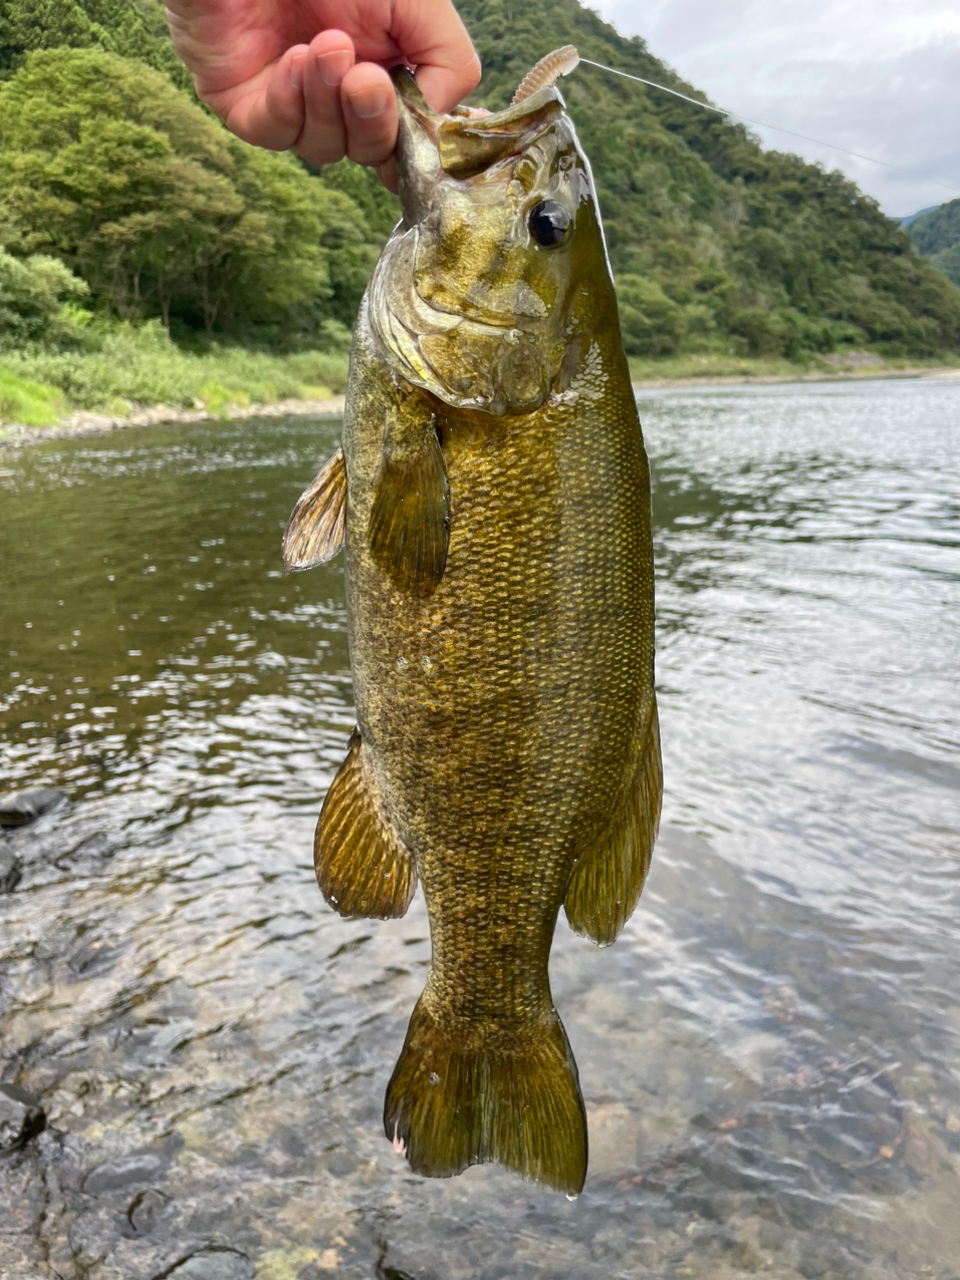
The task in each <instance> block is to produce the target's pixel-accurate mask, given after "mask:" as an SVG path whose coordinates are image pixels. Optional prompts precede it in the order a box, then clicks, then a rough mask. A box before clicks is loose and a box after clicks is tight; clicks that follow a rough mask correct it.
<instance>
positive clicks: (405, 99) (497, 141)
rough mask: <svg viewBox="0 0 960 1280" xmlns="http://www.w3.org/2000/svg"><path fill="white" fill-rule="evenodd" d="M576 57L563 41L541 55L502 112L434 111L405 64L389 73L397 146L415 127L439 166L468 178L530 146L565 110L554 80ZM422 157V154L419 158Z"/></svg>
mask: <svg viewBox="0 0 960 1280" xmlns="http://www.w3.org/2000/svg"><path fill="white" fill-rule="evenodd" d="M578 61H579V56H578V54H577V51H576V49H575V48H574V47H573V45H565V46H564V48H562V49H558V50H556V51H555V52H553V53H550V54H548V55H547V56H546V57H545V58H541V59H540V61H539V62H538V63H537V65H536V66H535V67H534V68H533V69H532V70H531V71H529V72H528V73H527V74H526V75H525V76H524V78H523V80H522V82H521V84H520V87H519V88H518V89H517V92H516V93H515V94H514V97H513V101H512V102H511V103H510V105H509V106H508V107H505V108H503V110H501V111H484V110H482V109H479V108H475V107H465V106H459V107H455V108H454V109H453V111H451V112H449V113H447V114H443V113H440V112H437V111H434V110H433V108H432V107H431V106H430V105H429V103H428V102H427V100H426V98H424V96H423V94H422V93H421V91H420V88H419V86H418V85H417V82H416V80H415V79H414V77H413V74H412V73H411V71H410V70H409V68H408V67H404V66H400V67H394V69H393V70H392V72H391V73H390V74H391V76H392V78H393V82H394V85H395V86H396V90H397V98H398V101H399V105H400V120H401V123H400V138H399V139H398V150H399V151H401V152H402V151H404V150H405V149H406V150H407V151H408V150H409V143H408V144H407V147H406V148H405V146H404V143H405V137H404V135H405V134H409V133H410V132H411V130H416V132H418V133H420V134H421V135H422V136H424V137H425V138H426V139H429V140H430V142H432V143H433V145H434V147H435V148H436V152H437V157H438V159H439V164H440V168H441V169H442V171H443V172H444V173H446V174H448V175H449V176H450V177H453V178H467V177H471V176H472V175H474V174H478V173H482V172H483V171H484V170H485V169H488V168H490V167H491V165H494V164H496V163H497V162H498V161H499V160H503V159H505V158H507V157H508V156H511V155H516V154H518V153H519V152H521V151H523V150H524V149H525V148H526V147H528V146H529V145H530V143H531V142H533V141H534V139H535V138H537V137H538V136H539V135H540V134H541V133H543V132H544V131H545V130H546V129H548V128H549V127H550V125H551V124H552V123H553V122H554V121H555V120H556V118H557V116H558V115H559V114H560V113H561V112H562V111H563V106H564V104H563V98H562V97H561V96H560V92H559V90H558V89H556V88H555V84H554V82H555V81H556V80H557V78H558V77H559V76H561V75H567V74H569V72H570V71H572V70H573V69H574V67H575V66H576V65H577V63H578ZM420 158H421V160H422V157H420Z"/></svg>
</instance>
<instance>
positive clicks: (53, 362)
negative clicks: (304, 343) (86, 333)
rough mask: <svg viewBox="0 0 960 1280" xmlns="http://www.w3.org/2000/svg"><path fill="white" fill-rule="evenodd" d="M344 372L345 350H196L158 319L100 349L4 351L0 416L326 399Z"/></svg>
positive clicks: (226, 408) (32, 417)
mask: <svg viewBox="0 0 960 1280" xmlns="http://www.w3.org/2000/svg"><path fill="white" fill-rule="evenodd" d="M346 380H347V356H346V355H345V354H343V353H341V352H330V351H300V352H296V353H294V354H291V355H270V354H268V353H266V352H260V351H249V350H247V349H246V348H242V347H220V348H215V349H214V350H212V351H210V352H206V353H204V354H196V353H193V352H189V351H184V350H182V349H181V348H180V347H178V346H176V344H175V343H173V342H172V341H171V340H170V338H169V336H168V335H167V333H166V331H165V330H164V329H163V328H162V327H161V326H160V325H159V324H157V323H155V322H154V323H149V324H146V325H143V326H142V327H141V328H139V329H135V328H133V327H132V326H130V325H123V326H120V327H118V328H117V329H116V330H114V331H113V332H112V333H110V334H109V335H108V336H107V337H105V339H104V341H103V344H102V346H101V348H100V349H99V350H97V351H61V352H49V351H43V350H35V351H8V352H2V353H0V422H23V423H25V424H27V425H30V426H34V425H35V426H47V425H51V424H52V423H53V422H55V421H56V420H57V418H59V417H61V416H63V414H65V413H68V412H70V411H71V410H74V409H89V410H98V411H100V412H104V413H109V414H111V415H112V416H123V415H124V413H126V412H129V410H130V407H131V406H136V405H157V404H164V405H169V406H170V407H171V408H176V409H191V408H195V407H198V406H200V405H203V406H204V407H205V408H207V409H208V411H209V412H210V413H212V414H214V415H215V416H229V413H230V409H231V407H234V406H235V407H238V408H239V407H247V406H249V405H251V404H271V403H273V402H275V401H277V400H289V399H293V400H299V399H325V398H327V397H328V396H330V395H332V394H336V393H339V392H341V391H343V390H344V388H345V386H346ZM45 406H46V407H45ZM27 415H29V416H27Z"/></svg>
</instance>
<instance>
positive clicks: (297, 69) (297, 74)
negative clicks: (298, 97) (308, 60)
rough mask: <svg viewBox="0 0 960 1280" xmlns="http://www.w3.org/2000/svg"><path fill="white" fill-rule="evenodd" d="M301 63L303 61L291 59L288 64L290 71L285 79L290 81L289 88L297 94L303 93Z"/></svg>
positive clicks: (301, 59)
mask: <svg viewBox="0 0 960 1280" xmlns="http://www.w3.org/2000/svg"><path fill="white" fill-rule="evenodd" d="M303 63H304V59H303V58H302V57H300V58H293V59H292V60H291V62H290V70H289V72H288V75H287V79H288V80H289V81H290V87H291V88H292V89H296V91H297V93H301V92H302V91H303Z"/></svg>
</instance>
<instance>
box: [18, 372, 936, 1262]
mask: <svg viewBox="0 0 960 1280" xmlns="http://www.w3.org/2000/svg"><path fill="white" fill-rule="evenodd" d="M640 408H641V416H642V418H643V421H644V429H645V433H646V436H647V441H648V447H649V450H650V453H651V457H652V460H653V467H654V485H655V488H654V518H655V532H656V551H657V575H658V592H659V595H658V618H659V649H658V678H659V687H660V706H661V720H662V726H663V742H664V766H665V776H666V796H665V805H664V815H663V824H662V829H661V836H660V841H659V843H658V846H657V850H656V853H655V856H654V864H653V869H652V871H651V874H650V878H649V881H648V884H647V888H646V890H645V892H644V896H643V899H642V901H641V905H640V907H639V909H638V910H637V912H636V914H635V916H634V917H633V919H632V920H631V921H630V923H629V924H628V926H627V928H626V929H625V931H624V933H623V935H622V936H621V938H620V939H619V941H618V942H617V943H616V944H615V945H614V946H613V947H611V948H609V949H606V950H602V951H601V950H597V949H596V948H594V947H592V946H591V945H590V944H589V943H587V942H585V941H584V940H583V939H579V938H576V937H574V936H573V935H572V934H571V933H570V932H569V930H568V929H567V928H566V925H565V924H563V923H561V924H560V925H558V929H557V938H556V942H555V946H554V953H553V958H552V965H551V981H552V985H553V991H554V996H555V999H556V1002H557V1005H558V1008H559V1010H560V1012H561V1015H562V1017H563V1020H564V1023H565V1025H566V1027H567V1030H568V1033H569V1036H570V1040H571V1044H572V1047H573V1050H574V1053H575V1055H576V1057H577V1060H578V1063H579V1067H580V1077H581V1083H582V1086H583V1090H584V1097H585V1100H586V1104H587V1110H588V1115H589V1122H590V1142H591V1156H590V1173H589V1176H588V1180H587V1184H586V1188H585V1190H584V1193H583V1195H582V1196H581V1197H580V1198H579V1199H578V1200H576V1201H575V1202H568V1201H567V1200H566V1199H565V1198H564V1197H562V1196H557V1195H555V1194H552V1193H550V1192H547V1191H544V1190H542V1189H540V1188H537V1187H535V1186H531V1185H529V1184H526V1183H523V1182H521V1181H520V1180H519V1179H517V1178H515V1177H514V1176H511V1175H509V1174H507V1173H504V1172H503V1171H501V1170H498V1169H496V1168H494V1167H490V1166H484V1167H482V1168H476V1169H472V1170H469V1171H468V1172H467V1173H466V1174H464V1175H463V1176H462V1177H459V1178H455V1179H451V1180H446V1181H427V1180H422V1179H420V1178H418V1177H416V1176H415V1175H413V1174H412V1173H411V1172H410V1170H409V1168H408V1166H407V1165H406V1163H405V1162H404V1161H403V1160H402V1159H401V1157H399V1156H398V1155H396V1154H395V1153H394V1151H393V1150H392V1148H391V1146H390V1144H389V1143H388V1142H387V1141H386V1140H385V1138H384V1137H383V1134H382V1128H381V1121H380V1115H381V1106H382V1099H383V1092H384V1088H385V1085H386V1082H387V1080H388V1078H389V1074H390V1072H391V1070H392V1067H393V1064H394V1061H395V1059H396V1056H397V1054H398V1052H399V1049H400V1046H401V1043H402V1040H403V1035H404V1031H405V1028H406V1023H407V1018H408V1016H409V1013H410V1011H411V1009H412V1007H413V1004H414V1002H415V1000H416V997H417V995H418V994H419V992H420V990H421V987H422V985H423V979H424V973H425V970H426V967H427V964H428V959H429V938H428V931H427V923H426V914H425V911H424V907H423V901H422V897H421V896H419V895H418V897H417V899H416V901H415V902H414V904H413V906H412V907H411V910H410V912H409V914H408V915H407V917H406V918H405V919H403V920H400V921H391V922H386V923H371V922H363V921H349V922H348V921H343V920H341V919H339V918H338V917H337V916H335V915H334V914H333V913H332V912H331V911H330V910H329V909H328V908H327V907H326V906H325V905H324V903H323V901H322V899H321V897H320V894H319V891H318V890H317V888H316V884H315V880H314V875H313V868H312V860H311V841H312V832H313V826H314V823H315V820H316V815H317V812H318V810H319V806H320V803H321V800H322V797H323V795H324V792H325V788H326V787H327V785H328V784H329V782H330V780H331V778H332V776H333V773H334V771H335V769H336V767H337V765H338V763H339V761H340V759H341V758H342V756H343V753H344V748H345V744H346V740H347V737H348V734H349V732H350V729H351V726H352V712H351V689H350V673H349V660H348V654H347V647H346V638H345V633H344V605H343V586H342V569H341V566H340V562H339V561H335V562H334V563H333V564H331V565H328V566H325V567H323V568H321V569H317V570H315V571H312V572H311V573H308V574H302V575H297V576H295V577H291V578H284V577H283V576H282V573H281V570H280V562H279V537H280V533H281V531H282V528H283V525H284V523H285V520H286V516H287V514H288V512H289V510H290V508H291V507H292V505H293V502H294V501H295V499H296V497H297V495H298V494H299V492H300V490H301V488H302V487H303V486H304V484H305V483H306V482H307V481H309V480H310V479H311V478H312V476H313V474H314V471H315V469H316V466H317V464H318V463H319V462H321V461H322V460H323V459H324V458H325V457H326V456H328V454H329V453H330V452H331V450H332V448H333V446H334V442H335V441H336V439H337V435H338V425H339V424H338V423H337V422H335V421H330V420H311V419H307V418H289V419H264V420H248V421H242V422H237V423H217V424H208V425H202V426H196V427H190V428H187V427H154V428H144V429H141V430H136V431H130V432H118V433H115V434H113V435H110V436H104V437H96V438H89V439H82V440H72V441H50V442H47V443H44V444H41V445H35V446H31V447H28V448H24V449H22V450H20V451H19V452H17V451H8V452H7V453H2V452H0V775H2V785H0V791H3V790H13V789H16V788H20V787H28V786H35V785H49V786H55V787H60V788H62V789H63V790H64V791H65V792H66V793H67V795H68V797H69V800H68V802H66V803H65V804H64V805H62V806H61V807H60V809H58V810H56V811H55V812H52V813H50V814H48V815H45V816H44V817H42V818H40V819H39V820H38V821H37V822H36V823H34V824H32V825H31V826H29V827H24V828H21V829H19V830H17V831H13V832H8V833H7V834H5V835H0V850H3V849H5V850H6V851H7V852H8V853H12V854H13V855H14V856H15V858H16V859H18V860H19V862H20V864H21V866H22V876H21V879H20V882H19V884H17V885H16V887H15V888H14V889H13V891H12V892H10V893H8V894H5V895H2V896H0V938H2V943H0V1077H2V1079H3V1080H6V1081H15V1082H16V1083H17V1084H18V1085H20V1086H22V1087H23V1088H24V1089H26V1090H28V1091H29V1092H31V1093H32V1094H34V1095H36V1096H37V1097H38V1098H39V1099H40V1101H41V1102H42V1105H43V1107H44V1109H45V1112H46V1116H47V1121H48V1128H47V1131H46V1132H45V1133H43V1134H41V1135H40V1136H39V1137H38V1138H34V1139H33V1140H32V1141H31V1142H30V1143H29V1144H28V1146H27V1147H26V1148H25V1149H24V1150H23V1151H22V1152H20V1153H19V1154H14V1155H13V1156H7V1157H5V1158H4V1160H3V1161H2V1162H0V1204H2V1206H3V1225H2V1229H0V1274H2V1275H3V1276H4V1277H5V1280H36V1278H38V1277H46V1276H62V1277H69V1278H70V1280H74V1278H76V1280H154V1278H155V1277H160V1276H168V1275H170V1276H172V1277H173V1278H174V1280H179V1278H182V1280H188V1278H189V1280H247V1278H248V1277H250V1276H252V1275H253V1274H256V1276H257V1277H260V1278H261V1280H322V1278H323V1277H328V1276H333V1275H336V1276H337V1277H344V1278H345V1280H354V1278H356V1280H360V1278H361V1277H367V1278H371V1277H377V1276H380V1277H387V1278H389V1280H410V1278H413V1277H415V1278H416V1280H500V1278H501V1277H509V1278H510V1280H513V1278H514V1277H517V1278H523V1280H526V1278H527V1277H530V1278H531V1280H532V1278H537V1280H561V1278H566V1277H575V1278H576V1280H615V1278H623V1277H631V1278H632V1277H638V1278H639V1277H657V1278H659V1277H695V1278H702V1280H708V1278H709V1280H727V1278H728V1277H739V1276H744V1275H752V1274H754V1273H763V1274H765V1275H767V1276H771V1277H778V1278H779V1277H783V1278H784V1280H787V1278H789V1280H795V1278H798V1277H805V1278H808V1280H809V1278H816V1277H825V1278H826V1280H908V1278H909V1280H915V1278H916V1277H919V1276H923V1277H932V1278H933V1280H955V1278H956V1277H958V1276H960V1212H958V1206H960V1052H958V1051H960V1003H958V992H960V940H958V922H960V727H958V725H960V693H958V689H960V638H958V637H960V383H957V382H948V381H935V380H904V381H899V382H898V381H884V382H873V383H871V382H862V383H850V384H838V383H835V384H804V385H782V386H764V387H754V388H742V387H735V388H714V389H710V388H703V389H695V390H689V389H678V390H673V391H655V392H645V393H642V394H641V397H640Z"/></svg>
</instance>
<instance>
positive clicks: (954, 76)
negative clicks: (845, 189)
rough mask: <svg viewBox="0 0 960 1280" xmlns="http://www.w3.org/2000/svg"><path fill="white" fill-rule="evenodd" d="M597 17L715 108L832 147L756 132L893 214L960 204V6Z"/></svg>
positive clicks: (606, 0)
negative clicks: (838, 173) (633, 39)
mask: <svg viewBox="0 0 960 1280" xmlns="http://www.w3.org/2000/svg"><path fill="white" fill-rule="evenodd" d="M600 11H601V13H602V15H603V17H604V18H606V19H607V20H608V21H609V22H612V23H613V24H614V26H616V28H617V29H618V30H619V31H620V32H622V33H623V34H624V35H634V34H637V35H641V36H643V37H644V39H645V40H646V41H647V44H648V46H649V48H650V51H651V52H652V53H653V54H655V55H656V56H657V57H659V58H662V59H663V60H664V61H665V62H667V63H669V64H670V65H671V66H672V67H674V69H675V70H676V71H678V72H679V74H680V75H682V76H683V77H684V78H685V79H686V80H688V81H689V82H690V83H691V84H694V85H696V86H697V87H698V88H699V89H703V90H704V91H705V92H706V93H707V94H708V95H709V96H710V98H711V100H712V101H713V102H715V103H716V104H717V105H718V106H722V107H726V108H728V109H729V110H731V111H736V112H739V113H742V114H743V115H744V116H748V117H751V118H752V119H755V120H761V121H764V122H766V123H768V124H770V125H779V126H781V127H782V128H783V129H790V130H792V131H794V132H796V133H802V134H807V135H809V136H812V137H815V138H819V139H823V140H824V141H825V142H829V143H833V144H834V147H829V146H820V145H817V144H815V143H810V142H803V141H801V140H800V139H797V138H791V137H788V136H785V135H784V134H782V133H778V132H775V131H773V130H768V129H763V128H757V127H756V126H751V127H752V128H753V131H754V132H755V133H757V134H758V135H759V136H760V138H761V139H762V141H763V144H764V146H767V147H773V148H776V149H777V150H780V151H793V152H796V153H797V154H799V155H802V156H803V157H804V158H805V159H807V160H810V161H819V162H820V163H822V164H824V165H825V166H826V167H827V168H830V169H833V168H837V169H842V170H843V172H844V173H846V174H848V175H849V176H850V177H851V178H853V180H854V181H855V182H856V183H857V184H858V185H859V186H860V187H861V189H862V190H864V191H865V192H867V193H868V194H869V195H872V196H874V197H875V198H876V199H877V200H878V201H879V202H880V204H881V206H882V207H883V209H884V210H885V211H886V212H888V213H890V214H891V215H894V216H901V215H905V214H908V213H913V212H915V211H916V210H917V209H920V208H923V207H925V206H927V205H934V204H939V203H941V201H943V200H950V199H951V198H953V197H958V196H960V128H958V126H957V122H958V120H960V9H958V8H957V7H955V6H950V7H948V6H947V5H945V4H943V3H941V2H940V0H913V3H912V4H911V5H910V6H907V5H905V4H903V3H902V0H897V3H893V2H892V0H807V3H805V4H804V5H803V6H799V5H797V4H796V0H747V2H746V3H741V4H736V5H732V4H729V3H727V4H723V3H717V0H649V3H646V4H645V5H644V6H643V7H642V8H641V7H637V6H636V5H635V3H634V2H633V0H603V2H602V3H601V4H600ZM596 74H600V73H596ZM835 147H844V148H847V149H848V150H850V151H858V152H860V153H861V154H863V155H866V156H871V157H874V158H875V159H877V160H882V161H885V162H886V163H887V164H888V165H895V166H898V168H899V169H902V170H904V171H905V172H898V171H895V170H894V169H889V168H883V167H881V166H880V165H875V164H870V163H868V162H867V161H865V160H857V159H854V158H853V157H852V156H847V155H844V154H843V153H842V152H840V151H838V150H836V149H835ZM938 182H939V183H942V184H944V185H945V186H946V187H947V188H949V189H946V190H945V189H944V186H937V185H936V183H938Z"/></svg>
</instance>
